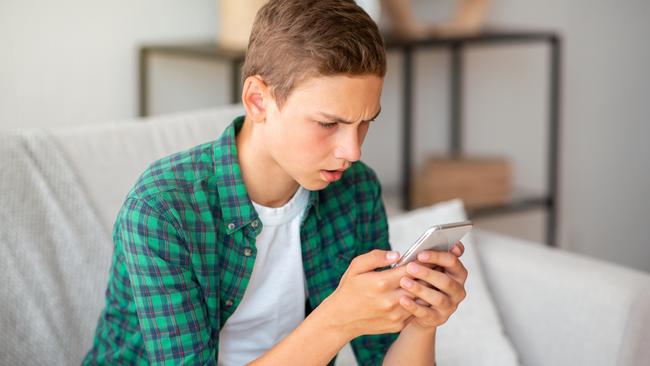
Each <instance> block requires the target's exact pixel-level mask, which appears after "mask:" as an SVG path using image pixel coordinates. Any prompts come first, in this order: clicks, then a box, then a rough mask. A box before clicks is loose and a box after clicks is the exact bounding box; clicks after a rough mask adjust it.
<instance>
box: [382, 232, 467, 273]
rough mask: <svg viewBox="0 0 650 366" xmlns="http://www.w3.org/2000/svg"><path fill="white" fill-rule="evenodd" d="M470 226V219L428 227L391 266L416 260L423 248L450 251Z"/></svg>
mask: <svg viewBox="0 0 650 366" xmlns="http://www.w3.org/2000/svg"><path fill="white" fill-rule="evenodd" d="M472 226H473V224H472V222H471V221H461V222H454V223H450V224H442V225H436V226H432V227H430V228H428V229H427V230H426V231H425V232H424V233H423V234H422V235H420V237H419V238H418V240H416V241H415V243H414V244H413V245H412V246H411V247H410V248H409V249H408V250H407V251H406V253H404V255H402V258H400V260H399V261H398V262H397V263H394V264H393V265H391V268H394V267H397V266H403V265H405V264H408V263H409V262H413V261H414V260H416V258H417V256H418V253H420V252H421V251H423V250H437V251H442V252H448V251H450V250H451V248H452V247H453V245H454V244H456V243H457V242H458V241H459V240H460V239H461V238H462V237H463V236H465V234H467V233H468V232H469V231H470V230H471V229H472Z"/></svg>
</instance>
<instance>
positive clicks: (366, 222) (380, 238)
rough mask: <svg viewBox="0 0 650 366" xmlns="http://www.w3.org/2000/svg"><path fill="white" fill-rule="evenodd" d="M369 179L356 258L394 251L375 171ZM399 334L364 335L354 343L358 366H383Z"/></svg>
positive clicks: (370, 171) (363, 191) (362, 187)
mask: <svg viewBox="0 0 650 366" xmlns="http://www.w3.org/2000/svg"><path fill="white" fill-rule="evenodd" d="M369 173H370V179H369V181H368V183H367V184H364V185H361V187H360V189H361V190H362V193H361V196H362V197H364V196H365V197H369V200H368V201H367V202H365V203H364V204H363V205H362V206H363V207H365V209H364V210H362V211H363V213H362V214H361V216H360V220H361V221H360V223H359V224H360V226H361V228H362V230H363V232H364V235H363V236H362V237H363V238H364V239H365V240H362V241H361V243H360V245H359V252H358V253H357V255H360V254H363V253H367V252H369V251H371V250H373V249H381V250H391V245H390V243H389V239H388V221H387V219H386V209H385V207H384V202H383V200H382V198H381V186H380V184H379V181H378V179H377V177H376V176H375V174H374V172H373V171H372V170H369ZM398 336H399V333H386V334H374V335H364V336H361V337H357V338H355V339H353V340H352V342H351V344H352V349H353V351H354V355H355V357H356V359H357V362H358V363H359V365H364V366H365V365H381V364H382V362H383V360H384V356H385V355H386V352H388V349H389V348H390V346H391V345H392V344H393V342H395V340H396V339H397V337H398Z"/></svg>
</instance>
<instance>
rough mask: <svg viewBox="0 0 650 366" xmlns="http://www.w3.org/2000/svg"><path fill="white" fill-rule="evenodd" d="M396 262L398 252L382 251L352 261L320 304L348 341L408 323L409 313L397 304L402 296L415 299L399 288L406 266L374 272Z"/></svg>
mask: <svg viewBox="0 0 650 366" xmlns="http://www.w3.org/2000/svg"><path fill="white" fill-rule="evenodd" d="M398 259H399V253H397V252H388V251H383V250H373V251H371V252H368V253H366V254H362V255H360V256H358V257H356V258H354V259H353V260H352V262H351V263H350V266H349V267H348V269H347V271H346V272H345V273H344V274H343V277H342V278H341V281H340V283H339V285H338V287H337V288H336V290H335V291H334V292H333V293H332V294H331V295H330V296H329V297H328V298H327V299H325V301H323V303H322V304H321V306H322V305H325V307H326V308H327V309H328V310H329V311H328V313H329V315H330V316H331V317H332V318H331V319H330V321H331V322H333V323H334V325H335V326H336V327H337V329H342V330H344V333H345V335H346V336H347V337H348V338H350V339H352V338H355V337H357V336H359V335H364V334H381V333H394V332H399V331H401V330H402V328H404V326H405V325H406V324H407V323H408V321H409V318H410V317H411V316H412V314H411V312H410V311H408V310H407V309H405V308H404V307H402V306H401V305H400V298H401V297H411V298H414V296H412V295H410V294H409V293H408V292H407V291H404V290H403V289H400V278H402V277H404V276H405V275H406V274H407V273H406V267H405V266H401V267H398V268H393V269H388V270H384V271H375V269H377V268H382V267H386V266H388V265H391V264H393V263H395V262H397V260H398ZM319 307H320V306H319ZM322 310H323V309H322Z"/></svg>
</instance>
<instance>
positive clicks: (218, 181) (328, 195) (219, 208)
mask: <svg viewBox="0 0 650 366" xmlns="http://www.w3.org/2000/svg"><path fill="white" fill-rule="evenodd" d="M243 121H244V118H243V117H238V118H237V119H235V120H234V121H233V123H232V124H230V125H229V126H228V127H227V128H226V130H225V131H224V133H223V134H222V135H221V137H220V138H219V139H218V140H216V141H213V142H209V143H205V144H202V145H199V146H197V147H194V148H192V149H190V150H187V151H183V152H180V153H177V154H174V155H171V156H169V157H166V158H163V159H161V160H158V161H156V162H154V163H153V164H152V165H151V166H150V167H149V168H148V169H147V170H146V171H145V172H144V173H143V174H142V176H141V177H140V178H139V180H138V182H137V183H136V184H135V186H134V187H133V188H132V190H131V191H130V192H129V194H128V195H127V197H126V200H125V202H124V205H123V206H122V209H121V210H120V212H119V214H118V216H117V220H116V222H115V226H114V230H113V240H114V242H115V249H114V253H113V262H112V266H111V270H110V277H109V281H108V288H107V290H106V306H105V308H104V310H103V311H102V314H101V316H100V319H99V323H98V325H97V330H96V333H95V339H94V343H93V347H92V349H91V350H90V352H89V353H88V355H87V356H86V359H85V360H84V364H111V365H113V364H149V363H151V364H165V365H176V364H181V363H182V364H199V365H204V364H206V365H216V363H217V355H218V345H219V330H220V329H221V327H222V326H223V325H224V324H225V322H226V320H227V319H228V317H230V316H231V315H232V314H233V312H234V311H235V309H236V308H237V306H238V305H239V303H240V301H241V300H242V297H243V295H244V291H245V290H246V286H247V285H248V281H249V279H250V276H251V272H252V270H253V263H254V262H255V255H256V248H255V238H256V237H257V235H259V234H260V232H261V230H262V224H261V222H260V220H259V218H258V215H257V213H256V211H255V209H254V207H253V205H252V203H251V201H250V199H249V197H248V194H247V192H246V187H245V186H244V181H243V180H242V177H241V171H240V166H239V164H238V161H237V147H236V144H235V135H236V133H237V132H238V131H239V129H240V128H241V126H242V124H243ZM380 194H381V190H380V185H379V183H378V180H377V177H376V175H375V173H374V172H373V171H372V170H371V169H370V168H369V167H368V166H366V165H365V164H363V163H362V162H360V161H358V162H355V163H354V164H352V166H351V168H349V169H348V170H347V171H346V172H345V173H344V174H343V177H342V179H340V180H339V181H337V182H334V183H331V184H330V185H329V186H328V187H327V188H325V189H323V190H320V191H312V192H310V198H309V203H308V205H307V208H306V210H307V212H306V214H305V215H304V218H303V221H302V223H301V227H300V238H301V246H302V261H303V268H304V271H305V277H306V280H307V291H308V293H307V298H308V301H309V304H310V306H311V307H313V308H315V307H316V306H318V304H320V303H321V302H322V301H323V300H324V299H325V298H326V297H327V296H328V295H330V294H331V293H332V291H334V289H335V288H336V286H337V285H338V283H339V280H340V278H341V276H342V275H343V273H344V272H345V270H346V269H347V267H348V265H349V264H350V261H351V260H352V258H354V257H355V256H357V255H359V254H362V253H366V252H368V251H370V250H372V249H374V248H379V249H384V250H388V249H389V248H390V245H389V243H388V226H387V222H386V214H385V210H384V205H383V203H382V200H381V196H380ZM396 337H397V334H382V335H374V336H362V337H359V338H356V339H354V340H353V341H352V346H353V349H354V353H355V356H356V358H357V360H358V362H359V364H361V365H379V364H381V362H382V360H383V358H384V354H385V353H386V351H387V350H388V348H389V347H390V345H391V344H392V343H393V341H394V340H395V338H396ZM313 342H314V343H316V342H318V340H317V339H314V340H313ZM301 352H310V350H309V349H305V350H302V351H301Z"/></svg>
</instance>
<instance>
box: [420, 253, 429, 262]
mask: <svg viewBox="0 0 650 366" xmlns="http://www.w3.org/2000/svg"><path fill="white" fill-rule="evenodd" d="M418 259H419V260H421V261H426V260H427V259H429V253H427V252H422V253H420V254H418Z"/></svg>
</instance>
